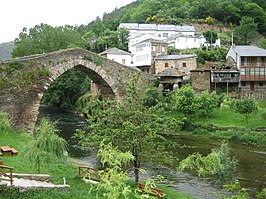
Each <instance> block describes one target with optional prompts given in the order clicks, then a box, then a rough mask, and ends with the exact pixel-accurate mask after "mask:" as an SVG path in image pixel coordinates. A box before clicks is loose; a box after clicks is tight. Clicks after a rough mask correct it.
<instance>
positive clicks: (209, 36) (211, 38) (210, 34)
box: [203, 30, 218, 45]
mask: <svg viewBox="0 0 266 199" xmlns="http://www.w3.org/2000/svg"><path fill="white" fill-rule="evenodd" d="M203 35H204V37H205V38H206V40H207V42H208V43H209V44H210V45H212V44H213V43H215V41H216V39H218V35H217V32H215V31H213V30H208V31H206V32H204V33H203Z"/></svg>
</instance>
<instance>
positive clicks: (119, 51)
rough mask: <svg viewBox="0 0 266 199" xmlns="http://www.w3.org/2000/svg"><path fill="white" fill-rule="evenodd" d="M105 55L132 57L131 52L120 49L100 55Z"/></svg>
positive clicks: (111, 49)
mask: <svg viewBox="0 0 266 199" xmlns="http://www.w3.org/2000/svg"><path fill="white" fill-rule="evenodd" d="M104 54H112V55H132V54H131V53H129V52H126V51H124V50H121V49H118V48H110V49H108V50H106V51H104V52H101V53H100V54H99V55H104Z"/></svg>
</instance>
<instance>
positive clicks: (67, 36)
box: [12, 24, 84, 57]
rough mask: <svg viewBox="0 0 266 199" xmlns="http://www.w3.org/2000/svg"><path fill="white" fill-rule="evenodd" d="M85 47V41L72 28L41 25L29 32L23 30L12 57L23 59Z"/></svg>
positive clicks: (16, 41)
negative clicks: (29, 56) (27, 56)
mask: <svg viewBox="0 0 266 199" xmlns="http://www.w3.org/2000/svg"><path fill="white" fill-rule="evenodd" d="M83 46H84V40H83V39H82V37H81V35H80V34H79V33H78V32H77V31H76V30H75V29H74V28H73V27H72V26H69V25H66V26H64V27H63V26H58V27H52V26H49V25H47V24H40V25H36V26H34V27H33V28H30V29H29V31H27V29H23V31H22V32H21V33H20V34H19V38H17V39H15V48H14V50H13V52H12V55H13V57H22V56H26V55H33V54H42V53H47V52H53V51H58V50H61V49H67V48H73V47H83Z"/></svg>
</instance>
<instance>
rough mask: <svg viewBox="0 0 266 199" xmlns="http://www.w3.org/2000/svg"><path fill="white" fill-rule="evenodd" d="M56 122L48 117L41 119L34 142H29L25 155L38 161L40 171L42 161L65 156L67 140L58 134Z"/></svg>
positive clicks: (34, 135)
mask: <svg viewBox="0 0 266 199" xmlns="http://www.w3.org/2000/svg"><path fill="white" fill-rule="evenodd" d="M57 132H58V130H57V129H56V124H55V123H54V122H52V121H50V120H49V119H48V118H44V119H42V120H41V122H40V125H38V126H37V127H36V128H35V130H34V134H33V139H32V142H31V143H29V144H28V147H27V149H26V154H25V157H26V158H28V159H29V160H30V161H34V162H35V163H36V168H37V171H38V173H40V171H41V163H42V162H43V161H45V162H49V161H51V160H54V159H55V158H56V159H58V158H62V157H65V155H64V154H65V152H66V151H67V143H66V141H65V140H64V139H63V138H61V137H59V136H58V135H57Z"/></svg>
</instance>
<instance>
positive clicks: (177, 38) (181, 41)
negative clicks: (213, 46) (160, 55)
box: [165, 33, 206, 49]
mask: <svg viewBox="0 0 266 199" xmlns="http://www.w3.org/2000/svg"><path fill="white" fill-rule="evenodd" d="M165 41H166V42H167V43H168V45H169V46H172V47H174V48H176V49H190V48H202V47H203V46H204V45H205V44H206V38H205V37H204V36H203V35H195V36H191V35H183V34H181V33H178V34H175V35H173V36H171V37H169V38H168V39H166V40H165Z"/></svg>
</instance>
